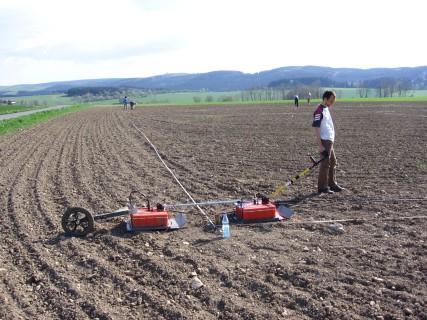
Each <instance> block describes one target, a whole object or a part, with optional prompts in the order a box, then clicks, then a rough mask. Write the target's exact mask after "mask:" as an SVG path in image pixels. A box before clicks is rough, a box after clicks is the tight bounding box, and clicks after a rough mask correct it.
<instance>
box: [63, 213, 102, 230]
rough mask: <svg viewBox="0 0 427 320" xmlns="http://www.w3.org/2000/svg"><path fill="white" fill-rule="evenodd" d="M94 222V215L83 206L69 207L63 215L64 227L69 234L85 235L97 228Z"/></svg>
mask: <svg viewBox="0 0 427 320" xmlns="http://www.w3.org/2000/svg"><path fill="white" fill-rule="evenodd" d="M94 224H95V222H94V220H93V216H92V215H91V214H90V212H89V211H87V210H86V209H83V208H78V207H71V208H68V209H67V210H65V212H64V215H63V216H62V229H64V231H65V233H66V234H69V235H73V236H85V235H87V234H88V233H90V232H92V231H93V230H94V229H95V227H94Z"/></svg>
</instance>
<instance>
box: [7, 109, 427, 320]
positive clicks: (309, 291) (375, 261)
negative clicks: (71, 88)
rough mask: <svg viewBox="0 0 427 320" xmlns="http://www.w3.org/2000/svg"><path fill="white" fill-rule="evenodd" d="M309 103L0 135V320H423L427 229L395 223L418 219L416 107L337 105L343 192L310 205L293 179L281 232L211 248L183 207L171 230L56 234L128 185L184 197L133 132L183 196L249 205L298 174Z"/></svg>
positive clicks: (262, 230)
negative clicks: (72, 216) (337, 222)
mask: <svg viewBox="0 0 427 320" xmlns="http://www.w3.org/2000/svg"><path fill="white" fill-rule="evenodd" d="M313 108H314V106H312V107H310V108H307V107H304V108H300V109H294V108H291V107H287V106H217V107H216V106H208V107H207V106H203V107H193V106H192V107H152V108H151V107H147V108H140V109H137V110H134V111H133V112H124V111H122V110H120V109H118V108H112V107H96V108H92V109H88V110H85V111H81V112H78V113H74V114H70V115H67V116H63V117H61V118H58V119H55V120H52V121H49V122H46V123H43V124H40V125H37V126H34V127H32V128H29V129H25V130H22V131H20V132H17V133H15V134H12V135H6V136H2V137H0V168H1V169H0V170H1V171H0V319H89V318H91V319H94V318H98V319H311V318H314V319H366V318H369V319H404V318H410V319H427V315H426V314H427V223H426V219H422V218H417V219H402V220H400V218H402V217H413V216H421V215H425V214H426V207H427V201H426V198H427V196H426V190H427V148H426V145H427V144H426V137H427V106H426V105H423V104H418V105H417V104H415V105H414V104H412V105H411V104H400V105H397V104H396V105H392V104H375V105H374V104H371V105H357V104H348V105H342V104H341V105H340V104H338V105H337V106H336V110H335V119H336V126H337V128H336V130H337V143H336V154H337V158H338V163H339V167H338V174H337V175H338V179H339V183H340V184H342V185H343V186H345V187H346V188H347V190H346V191H345V192H342V193H340V194H333V195H322V196H318V195H316V194H314V193H313V191H315V190H316V173H317V172H316V173H314V174H312V175H310V176H308V177H306V178H304V179H302V180H301V181H298V182H297V184H296V185H295V186H293V187H292V188H291V189H290V190H289V191H288V192H287V193H286V194H285V195H283V197H282V198H283V199H282V200H286V201H288V202H289V205H290V206H292V209H293V210H294V211H295V215H294V216H293V217H292V218H291V220H290V221H284V222H278V223H266V224H257V225H244V226H232V227H231V233H232V236H231V238H230V239H228V240H222V239H221V238H220V236H219V235H218V234H214V233H210V232H206V231H204V230H203V226H204V225H205V222H204V220H203V219H202V217H201V216H200V215H199V214H198V212H197V211H188V212H187V219H188V220H189V223H188V226H187V228H186V229H183V230H178V231H175V232H163V233H161V232H153V233H126V232H125V231H124V229H123V225H122V224H121V221H122V220H123V219H122V218H115V219H113V220H112V221H108V222H104V223H98V224H97V229H96V231H95V232H94V233H92V234H90V235H89V236H87V237H83V238H72V237H66V236H64V234H63V232H62V229H61V216H62V213H63V211H64V210H65V208H66V207H67V206H81V207H85V208H87V209H89V210H90V211H91V212H104V211H109V210H115V209H117V208H119V207H121V206H122V205H123V201H124V200H126V198H127V196H128V194H129V192H130V190H134V189H137V190H140V191H142V192H144V193H147V194H149V195H150V196H151V198H152V201H154V202H163V203H176V202H188V199H187V198H186V196H185V194H184V193H183V192H182V190H181V189H180V188H179V186H177V184H176V183H175V182H174V181H173V180H172V179H171V177H170V174H169V173H168V172H167V171H166V170H165V168H164V167H163V166H162V165H161V163H160V162H159V161H158V159H157V158H156V156H155V154H154V152H153V150H152V149H151V148H150V146H149V145H148V144H147V143H146V141H145V140H144V138H143V137H142V136H141V135H140V134H139V132H138V131H137V130H135V128H134V127H133V126H132V123H134V124H135V125H136V126H137V127H138V128H141V129H143V130H144V132H145V133H146V134H147V136H148V137H149V138H150V139H151V140H152V142H153V143H154V144H155V145H156V146H157V148H158V149H159V150H160V152H161V154H162V156H163V157H164V159H165V161H166V162H167V163H168V165H169V166H170V167H171V168H172V169H173V170H174V171H175V173H176V174H177V176H178V177H179V178H180V180H181V181H182V183H183V185H184V186H186V187H187V189H188V191H189V192H190V193H191V194H192V195H193V196H194V198H195V199H196V200H200V201H201V200H214V199H233V198H240V197H243V198H250V197H251V196H252V195H253V194H255V193H256V192H263V193H267V194H268V193H271V192H272V191H274V190H275V188H276V186H277V185H279V184H280V183H283V182H285V181H286V180H287V178H289V177H291V176H292V175H294V174H295V173H296V172H297V171H299V170H301V169H303V168H304V167H306V166H307V165H309V164H310V161H309V158H308V156H307V154H308V153H311V154H314V155H315V153H316V150H317V149H316V148H315V144H314V138H313V132H312V129H311V114H312V112H313ZM420 199H421V200H420ZM222 209H224V210H225V209H226V208H207V212H208V213H209V214H210V215H212V216H213V214H214V212H215V210H222ZM228 209H230V208H228ZM231 209H232V208H231ZM353 218H362V219H367V220H366V221H359V222H358V223H343V225H344V233H342V234H333V233H331V232H330V229H329V224H328V223H326V224H309V223H303V222H305V221H310V220H323V219H353ZM296 222H297V223H296ZM299 222H301V223H299ZM192 272H197V274H198V277H199V278H200V279H201V281H202V282H203V283H204V287H202V288H200V289H198V290H192V289H191V288H190V286H189V281H190V274H191V273H192Z"/></svg>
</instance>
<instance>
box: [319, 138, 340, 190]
mask: <svg viewBox="0 0 427 320" xmlns="http://www.w3.org/2000/svg"><path fill="white" fill-rule="evenodd" d="M322 144H323V146H324V147H325V149H326V150H327V151H328V154H329V157H328V159H325V160H323V161H322V162H321V163H320V169H319V180H318V183H317V187H318V189H319V190H323V189H325V188H327V187H333V186H336V185H337V181H336V177H335V167H336V166H337V158H336V157H335V151H334V143H333V141H330V140H322ZM321 157H323V155H321Z"/></svg>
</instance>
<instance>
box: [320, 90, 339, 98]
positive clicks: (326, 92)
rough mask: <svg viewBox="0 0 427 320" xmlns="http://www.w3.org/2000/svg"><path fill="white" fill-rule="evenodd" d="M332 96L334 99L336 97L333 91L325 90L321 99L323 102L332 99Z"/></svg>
mask: <svg viewBox="0 0 427 320" xmlns="http://www.w3.org/2000/svg"><path fill="white" fill-rule="evenodd" d="M332 96H334V97H336V96H337V95H336V94H335V92H333V91H331V90H326V91H325V92H324V93H323V97H322V99H323V100H325V99H326V100H329V98H330V97H332Z"/></svg>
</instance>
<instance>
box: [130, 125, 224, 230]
mask: <svg viewBox="0 0 427 320" xmlns="http://www.w3.org/2000/svg"><path fill="white" fill-rule="evenodd" d="M132 126H133V127H134V128H135V129H136V130H137V131H138V132H139V133H140V134H142V136H143V137H144V138H145V139H146V140H147V141H148V143H149V144H150V146H151V147H152V148H153V150H154V152H155V153H156V155H157V157H158V158H159V160H160V161H161V162H162V163H163V165H164V166H165V168H166V169H167V170H168V171H169V172H170V174H171V175H172V177H173V178H174V179H175V181H176V182H177V183H178V185H179V186H180V187H181V189H182V190H183V191H184V192H185V194H186V195H187V196H188V198H189V199H190V200H191V202H193V204H194V206H195V207H196V208H197V209H198V210H199V211H200V213H201V214H202V215H203V216H204V217H205V218H206V220H207V221H208V222H209V224H210V225H211V226H212V227H213V228H214V229H216V225H215V224H214V223H213V221H212V220H211V219H210V218H209V216H208V215H207V214H206V212H205V211H204V210H203V209H202V208H201V207H200V206H199V205H198V204H197V202H196V201H195V200H194V199H193V197H192V196H191V194H190V193H189V192H188V191H187V190H186V189H185V187H184V186H183V185H182V183H181V182H180V181H179V179H178V178H177V176H176V175H175V173H174V172H173V171H172V170H171V169H170V168H169V167H168V165H167V164H166V162H165V161H164V160H163V158H162V156H161V155H160V153H159V151H158V150H157V148H156V146H155V145H154V144H153V143H152V142H151V141H150V139H148V137H147V136H146V134H145V133H144V131H142V130H141V129H139V128H138V127H137V126H135V124H134V123H132Z"/></svg>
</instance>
